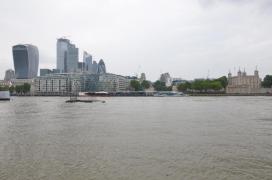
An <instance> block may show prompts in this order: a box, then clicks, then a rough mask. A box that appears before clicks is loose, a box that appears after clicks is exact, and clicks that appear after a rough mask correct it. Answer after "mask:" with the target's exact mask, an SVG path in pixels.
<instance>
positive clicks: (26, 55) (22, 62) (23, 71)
mask: <svg viewBox="0 0 272 180" xmlns="http://www.w3.org/2000/svg"><path fill="white" fill-rule="evenodd" d="M12 53H13V62H14V69H15V77H16V79H32V78H34V77H36V76H37V75H38V67H39V51H38V48H37V47H36V46H33V45H30V44H19V45H15V46H13V47H12Z"/></svg>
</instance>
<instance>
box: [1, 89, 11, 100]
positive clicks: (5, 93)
mask: <svg viewBox="0 0 272 180" xmlns="http://www.w3.org/2000/svg"><path fill="white" fill-rule="evenodd" d="M9 100H10V93H9V91H0V101H9Z"/></svg>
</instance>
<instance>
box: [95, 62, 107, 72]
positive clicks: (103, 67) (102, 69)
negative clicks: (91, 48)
mask: <svg viewBox="0 0 272 180" xmlns="http://www.w3.org/2000/svg"><path fill="white" fill-rule="evenodd" d="M97 73H98V74H105V73H106V65H105V63H104V61H103V59H100V61H99V63H98V72H97Z"/></svg>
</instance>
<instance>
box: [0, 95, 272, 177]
mask: <svg viewBox="0 0 272 180" xmlns="http://www.w3.org/2000/svg"><path fill="white" fill-rule="evenodd" d="M100 99H101V98H100ZM102 99H103V100H106V103H91V104H88V103H75V104H67V103H65V100H67V98H63V97H13V99H12V101H10V102H0V179H1V180H2V179H3V180H4V179H11V180H24V179H35V180H36V179H48V180H54V179H63V180H86V179H99V180H100V179H101V180H104V179H109V180H112V179H113V180H122V179H123V180H130V179H131V180H145V179H148V180H149V179H150V180H165V179H166V180H167V179H171V180H172V179H175V180H180V179H209V180H210V179H211V180H212V179H214V180H218V179H239V180H243V179H267V180H271V179H272V98H271V97H177V98H173V97H171V98H166V97H137V98H134V97H109V98H102Z"/></svg>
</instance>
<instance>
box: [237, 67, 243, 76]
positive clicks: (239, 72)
mask: <svg viewBox="0 0 272 180" xmlns="http://www.w3.org/2000/svg"><path fill="white" fill-rule="evenodd" d="M237 75H238V76H241V75H242V72H241V70H240V68H239V71H238V73H237Z"/></svg>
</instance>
